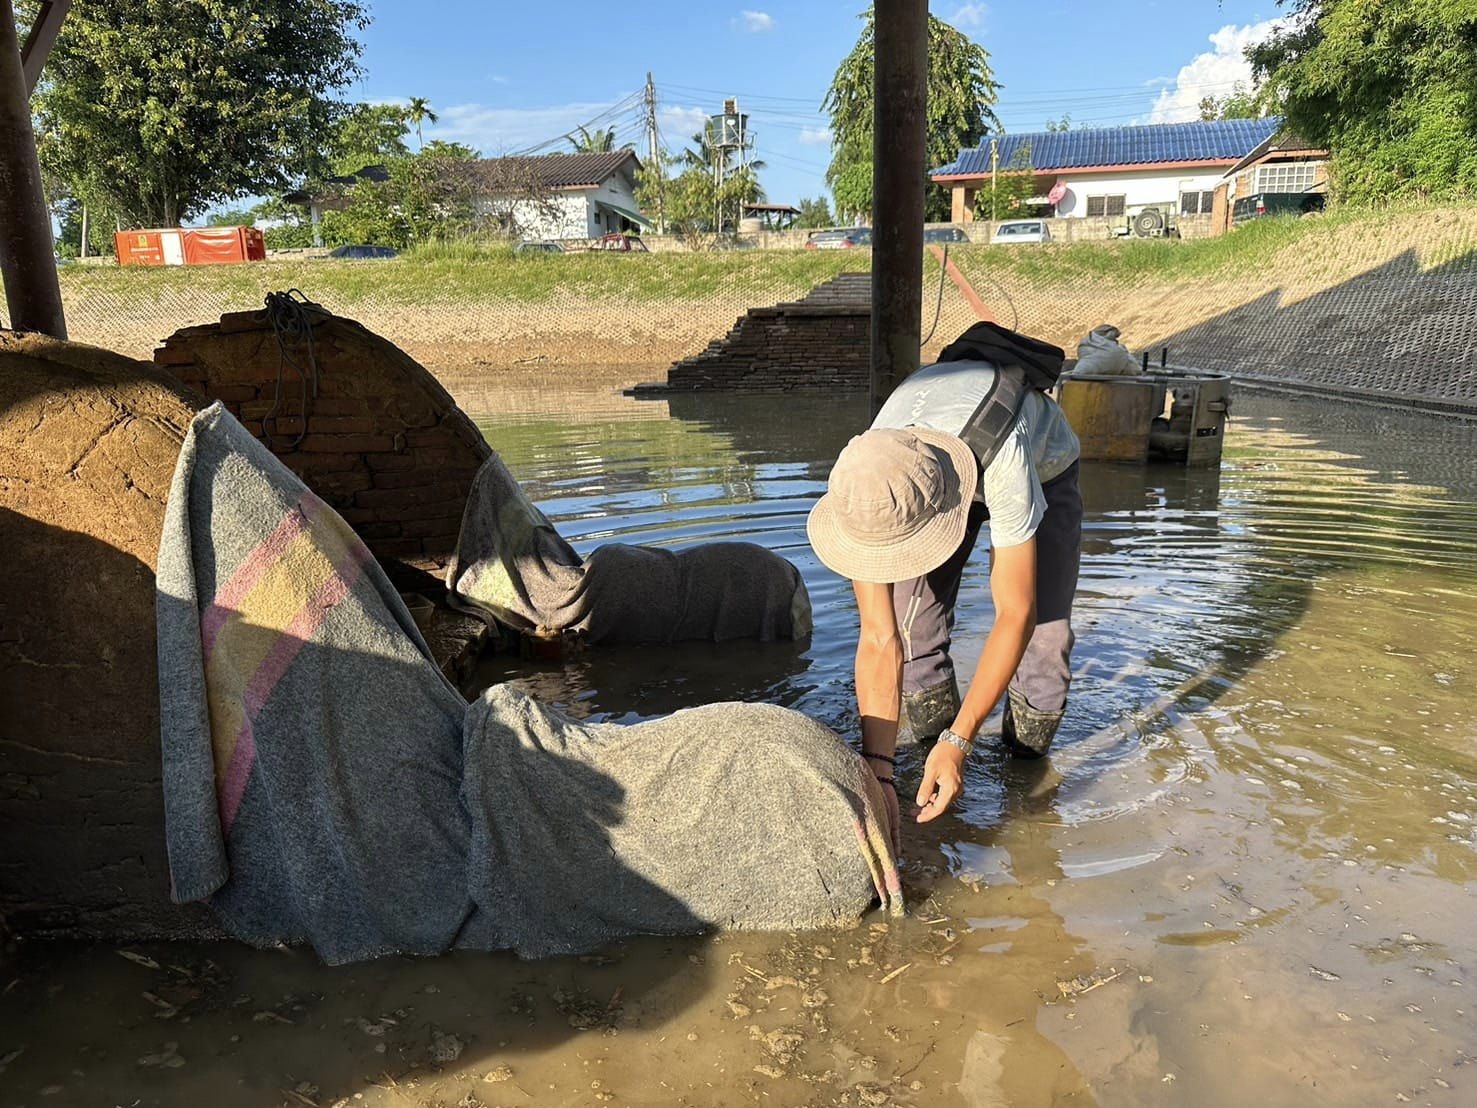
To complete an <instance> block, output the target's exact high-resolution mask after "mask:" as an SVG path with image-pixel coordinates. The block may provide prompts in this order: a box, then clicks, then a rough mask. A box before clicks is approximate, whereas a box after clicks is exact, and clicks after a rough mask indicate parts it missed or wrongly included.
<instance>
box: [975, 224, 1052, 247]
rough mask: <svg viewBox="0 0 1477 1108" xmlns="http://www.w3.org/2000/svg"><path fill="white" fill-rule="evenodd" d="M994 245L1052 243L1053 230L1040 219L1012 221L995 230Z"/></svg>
mask: <svg viewBox="0 0 1477 1108" xmlns="http://www.w3.org/2000/svg"><path fill="white" fill-rule="evenodd" d="M990 241H991V242H992V243H997V242H998V243H1004V244H1006V245H1007V246H1008V245H1010V244H1011V243H1016V242H1050V241H1051V229H1050V228H1049V227H1047V226H1046V224H1045V223H1044V222H1042V221H1041V220H1039V219H1010V220H1006V221H1005V222H1004V223H1002V224H1000V225H999V226H998V227H996V228H995V233H994V234H993V235H991V236H990Z"/></svg>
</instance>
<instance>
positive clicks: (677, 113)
mask: <svg viewBox="0 0 1477 1108" xmlns="http://www.w3.org/2000/svg"><path fill="white" fill-rule="evenodd" d="M712 114H713V113H712V112H711V111H709V110H708V109H706V108H684V107H680V106H679V105H676V104H670V105H668V106H667V107H664V108H662V109H661V110H660V111H658V112H657V113H656V121H657V124H658V126H660V127H661V131H662V138H663V139H664V140H665V141H666V142H668V143H671V144H672V145H674V146H675V145H679V144H682V143H686V142H687V141H688V139H690V138H691V137H692V136H693V135H695V134H697V133H698V132H700V131H701V130H702V129H703V128H704V127H705V126H706V125H707V122H708V116H710V115H712Z"/></svg>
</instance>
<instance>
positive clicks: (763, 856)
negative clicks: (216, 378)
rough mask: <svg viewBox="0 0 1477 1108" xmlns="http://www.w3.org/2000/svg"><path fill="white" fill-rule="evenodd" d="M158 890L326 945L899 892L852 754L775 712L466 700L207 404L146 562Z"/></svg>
mask: <svg viewBox="0 0 1477 1108" xmlns="http://www.w3.org/2000/svg"><path fill="white" fill-rule="evenodd" d="M158 611H159V683H160V700H161V708H162V719H163V726H162V730H163V734H162V740H163V759H164V793H165V795H164V800H165V815H166V837H167V844H168V848H169V863H170V873H171V878H172V881H173V886H174V887H173V895H174V897H175V899H176V900H178V901H188V900H199V899H209V901H210V902H211V905H212V907H213V908H214V909H215V911H216V913H217V914H218V916H219V917H220V919H221V920H222V922H223V924H224V925H225V926H226V927H227V928H228V929H229V930H230V931H231V932H232V933H233V934H235V935H237V936H238V937H240V938H242V939H244V940H246V941H248V942H252V943H257V944H263V945H265V944H275V943H296V942H308V943H311V944H312V945H313V947H314V948H315V949H316V950H317V951H318V953H319V954H320V955H321V956H322V957H323V958H324V960H325V961H327V962H329V963H340V962H347V961H353V960H357V959H362V958H369V957H374V956H376V955H380V954H385V953H390V952H407V953H419V954H430V953H436V952H439V951H444V950H447V949H449V948H451V947H453V946H460V947H468V948H475V949H484V950H491V949H509V948H511V949H513V950H516V951H517V952H518V953H520V954H523V955H525V956H540V955H545V954H552V953H559V952H576V951H584V950H589V949H592V948H594V947H596V946H598V945H600V944H602V943H604V942H607V941H610V940H612V939H615V938H619V937H622V936H627V935H633V934H642V933H666V934H670V933H680V932H691V931H698V930H702V929H705V928H708V927H734V928H798V927H812V926H821V925H826V924H830V923H834V922H839V921H844V920H848V919H853V918H855V917H856V916H858V915H860V914H861V913H862V912H864V911H865V910H866V909H867V908H868V906H869V905H870V904H872V903H873V902H874V901H877V900H879V899H880V901H881V903H882V904H883V905H884V906H886V907H888V908H890V909H893V910H896V909H897V908H899V906H900V904H901V898H900V895H899V885H898V878H897V872H896V869H895V866H894V864H893V860H892V856H891V852H890V849H889V847H888V836H887V828H886V826H885V824H884V820H885V816H884V815H883V814H882V812H883V808H882V801H881V797H880V795H879V794H878V792H877V785H876V783H875V781H873V779H872V775H871V773H870V772H869V771H868V770H867V769H866V767H865V765H864V764H863V763H862V761H861V759H860V758H859V757H857V756H856V755H855V754H854V753H852V752H851V751H850V750H848V749H847V748H846V747H845V746H844V745H843V744H842V743H841V742H840V740H838V739H837V738H836V736H835V735H833V734H832V733H831V732H829V731H828V730H826V729H825V728H824V727H822V726H820V725H819V724H817V723H815V722H813V721H812V720H809V719H807V718H806V717H805V716H802V715H800V714H799V713H797V712H793V711H789V710H787V709H783V708H776V707H769V706H763V705H747V704H715V705H710V706H707V707H704V708H696V709H691V710H688V711H685V712H678V713H677V714H675V715H673V716H670V717H667V718H665V719H660V720H655V721H652V722H649V723H642V724H636V725H633V726H620V725H616V724H597V725H587V724H580V723H576V722H573V721H571V720H568V719H566V718H565V717H564V716H562V715H561V714H560V713H558V712H556V711H553V710H551V709H549V708H547V707H545V706H543V705H540V704H538V703H537V702H536V701H534V700H532V699H531V698H529V697H528V696H526V695H524V694H522V693H520V692H517V691H515V690H513V689H511V688H509V687H506V686H500V687H495V688H493V689H490V690H488V692H487V693H485V694H484V695H483V696H482V697H481V698H480V699H479V700H478V701H477V702H476V703H474V704H472V705H470V706H468V705H467V704H466V702H465V701H464V700H463V699H462V698H461V696H460V695H459V694H458V693H457V692H456V691H455V690H454V689H453V688H452V687H451V686H450V685H449V684H447V682H446V681H445V679H444V678H443V677H442V676H441V673H440V671H439V670H438V669H437V667H436V666H435V664H434V663H433V662H432V661H431V658H430V656H429V651H428V650H427V648H426V645H425V643H424V641H423V640H422V639H421V637H420V635H419V633H418V632H417V631H416V628H415V624H414V622H413V621H412V620H411V618H410V616H409V614H408V613H407V612H406V610H405V607H404V605H403V603H402V602H401V600H400V597H399V595H398V594H397V593H396V591H395V590H394V588H393V587H392V586H391V585H390V583H389V581H388V579H387V578H386V577H385V574H384V572H383V570H382V569H381V568H380V567H379V565H378V563H376V562H375V561H374V559H373V557H372V556H371V555H370V554H369V553H368V551H367V550H366V549H365V548H364V546H363V544H362V543H361V542H360V541H359V539H358V538H357V537H356V536H355V535H354V534H353V532H352V531H351V530H350V529H349V528H348V526H347V525H346V524H345V523H344V522H343V521H342V520H341V519H340V518H339V517H338V516H337V515H335V514H334V512H333V511H332V510H331V509H329V508H328V507H327V506H326V505H324V504H323V502H322V501H320V500H319V499H318V498H317V497H315V496H314V495H313V494H312V493H311V492H309V491H308V490H307V488H305V487H304V486H303V485H302V483H301V482H300V481H299V480H298V479H297V478H296V477H294V476H293V475H292V474H291V473H290V472H289V471H288V470H287V469H286V467H284V466H283V465H282V464H281V463H280V462H279V461H278V460H277V459H276V458H274V457H273V456H272V455H271V454H270V453H269V452H268V451H267V450H266V449H265V448H264V447H263V446H261V444H260V443H258V442H257V441H256V440H255V439H254V438H252V437H251V435H250V434H248V433H247V432H246V430H245V429H244V428H242V427H241V425H240V424H239V423H237V422H236V421H235V419H233V418H232V417H231V416H230V415H229V414H228V413H227V412H225V411H224V409H222V408H221V407H220V405H218V404H217V405H214V406H212V407H211V408H208V409H206V410H205V411H204V412H201V413H200V414H199V415H198V416H197V417H196V418H195V420H194V422H193V423H192V424H191V427H190V432H189V435H188V437H187V438H186V441H185V445H184V448H183V450H182V451H181V453H180V459H179V463H178V466H177V469H176V471H175V475H174V483H173V486H172V488H171V491H170V497H169V504H168V508H167V511H166V517H165V526H164V533H163V539H162V541H161V545H160V553H159V571H158Z"/></svg>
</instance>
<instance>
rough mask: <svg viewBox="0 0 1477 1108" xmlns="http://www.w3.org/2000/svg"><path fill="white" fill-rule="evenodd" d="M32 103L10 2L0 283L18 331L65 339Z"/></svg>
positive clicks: (0, 60)
mask: <svg viewBox="0 0 1477 1108" xmlns="http://www.w3.org/2000/svg"><path fill="white" fill-rule="evenodd" d="M63 12H65V9H63ZM56 18H58V19H59V18H60V17H59V16H58V17H56ZM34 56H35V54H34V53H33V57H34ZM42 60H44V55H42ZM38 64H39V63H38ZM30 101H31V96H30V86H29V84H28V83H27V81H26V72H25V66H24V64H23V62H22V60H21V45H20V36H19V34H18V33H17V31H16V26H15V10H14V8H13V7H12V6H11V3H10V0H0V280H3V281H4V284H5V303H6V308H7V310H8V312H9V315H10V326H11V327H12V328H14V329H15V330H17V331H42V332H44V333H46V334H48V335H54V336H56V337H57V338H59V339H64V338H66V337H67V320H66V316H65V314H64V313H63V311H62V293H61V286H60V285H59V284H58V283H57V277H56V257H55V250H56V246H55V243H53V242H52V238H51V215H50V213H49V212H48V211H47V210H46V198H45V195H44V194H43V193H42V191H41V166H40V163H39V162H38V161H37V160H36V135H35V132H34V131H33V130H32V129H31V103H30Z"/></svg>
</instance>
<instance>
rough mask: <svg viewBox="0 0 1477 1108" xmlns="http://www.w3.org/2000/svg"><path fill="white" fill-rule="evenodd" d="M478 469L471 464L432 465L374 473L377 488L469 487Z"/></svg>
mask: <svg viewBox="0 0 1477 1108" xmlns="http://www.w3.org/2000/svg"><path fill="white" fill-rule="evenodd" d="M476 473H477V471H476V470H475V469H473V468H472V467H470V466H431V467H427V468H425V469H404V470H386V471H383V472H379V473H376V474H375V475H374V487H375V488H377V489H410V488H428V487H430V486H432V485H437V484H441V485H447V486H452V487H459V488H469V487H470V486H471V484H472V478H473V476H475V475H476Z"/></svg>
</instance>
